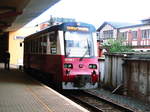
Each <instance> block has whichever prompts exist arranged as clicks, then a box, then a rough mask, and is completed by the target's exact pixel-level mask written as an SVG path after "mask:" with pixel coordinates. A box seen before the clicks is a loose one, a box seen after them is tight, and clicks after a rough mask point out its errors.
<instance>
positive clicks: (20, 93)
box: [0, 69, 89, 112]
mask: <svg viewBox="0 0 150 112" xmlns="http://www.w3.org/2000/svg"><path fill="white" fill-rule="evenodd" d="M0 112H89V111H88V110H87V109H85V108H83V107H81V106H80V105H78V104H76V103H74V102H73V101H71V100H69V99H68V98H66V97H64V96H62V95H61V94H59V93H58V92H56V91H54V90H53V89H51V88H49V87H47V86H45V85H43V84H41V83H39V82H38V81H36V80H34V79H32V77H30V76H28V75H27V74H25V73H24V72H22V71H19V70H17V69H10V70H9V71H8V70H4V69H0Z"/></svg>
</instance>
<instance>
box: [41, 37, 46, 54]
mask: <svg viewBox="0 0 150 112" xmlns="http://www.w3.org/2000/svg"><path fill="white" fill-rule="evenodd" d="M42 40H43V41H42V43H41V44H42V48H43V53H44V54H45V53H46V50H47V36H46V35H45V36H43V39H42Z"/></svg>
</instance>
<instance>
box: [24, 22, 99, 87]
mask: <svg viewBox="0 0 150 112" xmlns="http://www.w3.org/2000/svg"><path fill="white" fill-rule="evenodd" d="M98 68H99V67H98V61H97V43H96V34H95V28H94V27H93V26H92V25H90V24H86V23H77V22H69V23H62V24H60V25H55V26H52V27H50V28H47V29H45V30H43V31H40V32H37V33H35V34H32V35H30V36H28V37H26V38H25V39H24V69H25V70H28V69H32V70H37V71H41V72H43V73H46V74H47V76H48V77H51V80H52V81H53V83H54V84H55V85H57V86H58V87H60V88H62V89H92V88H97V86H98V80H99V72H98ZM43 77H45V74H43Z"/></svg>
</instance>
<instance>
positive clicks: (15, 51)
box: [9, 27, 37, 68]
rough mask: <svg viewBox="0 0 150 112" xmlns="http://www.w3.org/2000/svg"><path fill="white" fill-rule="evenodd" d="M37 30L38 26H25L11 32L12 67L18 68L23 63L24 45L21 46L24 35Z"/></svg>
mask: <svg viewBox="0 0 150 112" xmlns="http://www.w3.org/2000/svg"><path fill="white" fill-rule="evenodd" d="M36 31H37V28H36V27H25V28H21V29H19V30H17V31H14V32H9V52H10V64H11V67H15V68H16V67H18V66H19V65H22V64H23V46H22V47H20V43H21V42H23V40H24V39H23V38H24V37H26V36H28V35H30V34H32V33H34V32H36Z"/></svg>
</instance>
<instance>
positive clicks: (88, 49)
mask: <svg viewBox="0 0 150 112" xmlns="http://www.w3.org/2000/svg"><path fill="white" fill-rule="evenodd" d="M87 44H88V48H87V50H86V51H85V53H84V54H83V56H82V57H81V58H80V59H79V61H82V60H83V58H84V57H85V55H86V54H87V53H88V51H89V53H90V49H91V48H90V44H89V42H88V40H87Z"/></svg>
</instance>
